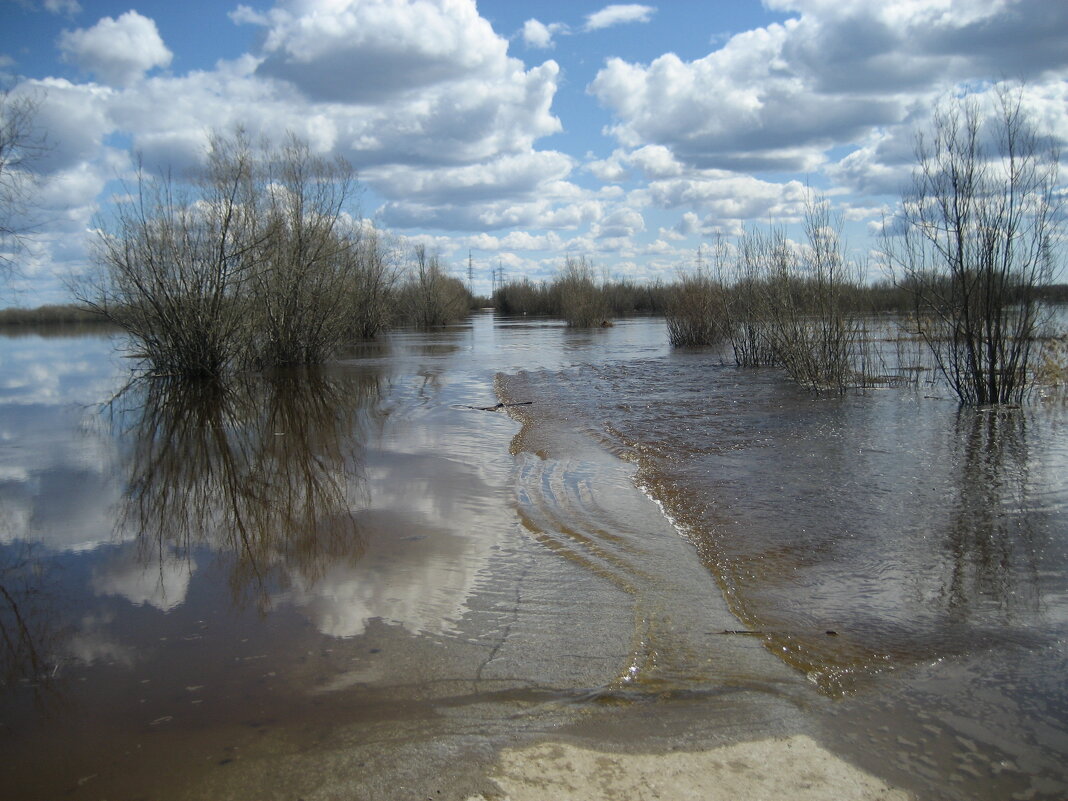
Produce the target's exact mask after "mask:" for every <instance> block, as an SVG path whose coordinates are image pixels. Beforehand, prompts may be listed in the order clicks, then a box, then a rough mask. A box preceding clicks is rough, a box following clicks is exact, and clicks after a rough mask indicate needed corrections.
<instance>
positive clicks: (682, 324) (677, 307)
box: [664, 271, 727, 347]
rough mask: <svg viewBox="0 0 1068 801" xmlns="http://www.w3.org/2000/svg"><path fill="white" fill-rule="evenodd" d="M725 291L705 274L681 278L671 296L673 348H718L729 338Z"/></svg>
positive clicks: (669, 324)
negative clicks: (705, 346)
mask: <svg viewBox="0 0 1068 801" xmlns="http://www.w3.org/2000/svg"><path fill="white" fill-rule="evenodd" d="M724 292H725V290H724V288H723V286H722V284H720V283H719V282H718V281H716V280H714V279H713V278H712V277H711V276H709V275H707V274H705V273H704V272H703V271H695V272H692V273H687V274H684V275H682V276H680V278H679V280H678V281H677V282H676V283H675V284H674V285H672V287H671V292H670V294H669V296H668V302H667V311H666V312H665V315H664V316H665V318H666V320H667V329H668V340H669V341H670V342H671V344H672V345H673V346H674V347H700V346H704V345H716V344H719V343H720V342H722V341H724V339H726V338H727V330H726V325H725V318H724V315H723V306H724Z"/></svg>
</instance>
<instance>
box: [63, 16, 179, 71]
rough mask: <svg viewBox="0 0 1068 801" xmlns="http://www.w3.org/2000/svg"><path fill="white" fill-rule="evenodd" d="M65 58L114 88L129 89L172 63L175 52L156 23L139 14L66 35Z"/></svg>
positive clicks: (102, 22)
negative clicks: (172, 52)
mask: <svg viewBox="0 0 1068 801" xmlns="http://www.w3.org/2000/svg"><path fill="white" fill-rule="evenodd" d="M58 45H59V49H60V51H61V52H62V54H63V57H64V58H65V59H66V60H67V61H69V62H70V63H72V64H75V65H77V66H78V67H80V68H81V69H83V70H85V71H86V72H90V73H92V74H94V75H96V76H97V77H98V78H99V79H100V80H102V81H104V82H105V83H108V84H110V85H112V86H128V85H130V84H132V83H133V82H134V81H136V80H137V79H139V78H140V77H142V76H143V75H144V74H145V73H146V72H148V71H149V70H150V69H152V68H154V67H166V66H167V65H169V64H170V63H171V51H170V50H168V49H167V46H166V45H165V44H164V43H163V39H162V38H160V35H159V31H158V30H157V29H156V23H155V21H154V20H151V19H149V18H148V17H143V16H141V15H140V14H138V13H137V12H136V11H127V12H126V13H125V14H123V15H121V16H120V17H119V18H118V19H112V18H111V17H104V18H103V19H101V20H100V21H99V22H98V23H97V24H96V25H94V26H93V27H92V28H79V29H78V30H74V31H64V32H63V33H62V34H61V35H60V37H59V43H58Z"/></svg>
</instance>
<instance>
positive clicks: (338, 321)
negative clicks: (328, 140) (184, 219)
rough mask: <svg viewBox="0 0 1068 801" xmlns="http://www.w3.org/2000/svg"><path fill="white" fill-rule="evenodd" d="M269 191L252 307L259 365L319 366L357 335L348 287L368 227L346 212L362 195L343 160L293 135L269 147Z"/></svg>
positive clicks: (254, 350) (261, 200) (254, 356)
mask: <svg viewBox="0 0 1068 801" xmlns="http://www.w3.org/2000/svg"><path fill="white" fill-rule="evenodd" d="M266 150H267V153H266V158H265V159H264V161H265V164H264V165H263V168H264V170H265V172H266V174H265V180H264V184H265V191H264V193H263V196H262V197H260V198H259V199H258V200H259V203H260V205H261V206H262V209H261V212H260V213H261V217H262V219H261V220H260V224H263V225H265V226H266V231H265V236H263V237H261V239H260V242H261V254H260V258H259V259H258V260H257V261H258V267H257V269H256V270H255V271H254V272H253V274H252V277H251V282H250V283H251V287H250V291H251V298H250V300H251V302H252V304H253V307H254V309H255V314H256V316H257V317H262V322H261V325H260V329H261V330H260V331H258V332H257V336H256V337H255V338H254V341H253V342H252V343H250V344H251V347H252V352H251V356H252V361H253V363H254V364H255V365H256V366H258V367H266V366H272V365H283V364H318V363H321V362H322V361H324V360H325V359H326V358H328V357H329V356H330V355H331V354H332V353H333V352H334V350H335V349H336V348H337V347H338V346H339V345H340V344H341V343H342V342H343V340H344V339H345V338H346V337H347V336H348V334H349V331H350V329H351V325H350V321H349V319H348V315H349V311H348V308H347V304H348V303H349V301H350V298H349V297H347V295H346V293H345V291H344V289H345V288H347V287H349V286H351V285H352V283H353V280H354V273H355V272H356V271H357V270H358V269H359V267H360V263H359V261H358V260H357V259H356V258H354V257H353V254H354V253H355V252H356V251H357V250H358V248H359V237H360V233H361V230H362V229H361V227H360V226H358V225H354V224H352V222H351V220H350V219H349V218H348V217H347V216H346V215H345V210H346V207H347V205H348V204H349V202H350V201H351V200H352V198H353V195H354V193H355V173H354V171H353V169H352V167H351V165H349V164H348V162H346V161H344V160H343V159H340V158H338V159H335V160H329V159H326V158H323V157H320V156H316V155H314V154H313V153H312V152H311V149H310V148H309V147H308V145H307V143H305V142H303V141H301V140H300V139H298V138H296V137H295V136H290V137H289V138H288V139H287V140H286V141H285V143H284V144H283V145H282V146H281V147H280V148H279V149H278V150H274V149H270V148H268V149H266Z"/></svg>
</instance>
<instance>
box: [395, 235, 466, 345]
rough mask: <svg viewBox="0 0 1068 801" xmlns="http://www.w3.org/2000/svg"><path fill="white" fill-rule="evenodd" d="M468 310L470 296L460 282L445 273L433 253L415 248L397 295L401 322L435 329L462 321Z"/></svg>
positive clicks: (438, 258) (438, 259) (439, 260)
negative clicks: (405, 276)
mask: <svg viewBox="0 0 1068 801" xmlns="http://www.w3.org/2000/svg"><path fill="white" fill-rule="evenodd" d="M470 307H471V293H470V292H469V291H468V289H467V287H465V286H464V284H463V282H462V281H461V280H460V279H458V278H455V277H453V276H450V275H449V274H448V273H446V272H445V268H444V267H443V266H442V263H441V258H440V257H439V256H438V255H437V254H436V253H428V252H427V249H426V247H425V246H423V245H417V246H416V247H415V249H414V250H413V252H412V258H411V264H410V266H409V268H408V275H407V278H406V279H405V280H404V282H403V283H402V284H401V286H400V289H399V290H398V294H397V314H398V316H399V317H400V319H401V320H402V321H404V322H406V323H409V324H411V325H414V326H416V327H418V328H422V329H424V330H425V329H430V328H437V327H440V326H443V325H448V324H449V323H454V322H456V321H457V320H461V319H463V318H464V317H465V316H466V315H467V312H468V310H469V309H470Z"/></svg>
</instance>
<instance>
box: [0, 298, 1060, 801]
mask: <svg viewBox="0 0 1068 801" xmlns="http://www.w3.org/2000/svg"><path fill="white" fill-rule="evenodd" d="M117 344H121V341H120V340H118V339H117V338H115V337H109V336H79V337H70V338H53V337H47V338H45V337H32V336H30V337H19V338H17V339H3V340H2V341H0V443H2V445H0V504H2V506H0V588H2V590H3V593H2V595H0V624H2V626H3V635H4V636H3V640H2V652H0V660H2V661H0V671H2V674H0V679H2V682H3V684H2V687H0V753H3V755H4V759H3V760H2V762H0V791H2V792H0V795H3V797H5V798H8V797H10V798H19V799H51V798H74V799H78V798H86V799H98V798H108V799H127V798H128V799H137V798H152V799H193V798H205V799H207V798H212V799H218V798H235V799H241V798H250V799H251V798H265V799H268V798H270V799H273V798H278V799H295V798H304V799H313V798H324V799H325V798H355V799H361V798H367V799H382V798H398V799H401V798H404V799H407V798H428V797H433V798H457V799H462V798H466V797H467V796H469V795H472V794H475V793H480V792H481V793H484V794H492V791H493V789H494V788H493V785H492V783H491V782H490V780H489V779H487V778H486V777H487V772H488V771H489V770H490V766H492V764H493V763H494V761H495V759H496V756H497V754H498V753H499V751H500V749H502V748H504V747H512V746H516V745H522V744H524V743H532V742H537V741H539V740H542V739H546V738H550V737H551V738H554V739H558V740H567V741H570V742H575V743H576V744H579V745H584V746H589V747H596V748H605V749H610V750H616V751H622V752H627V751H631V752H665V751H670V750H675V749H682V750H687V749H698V748H705V747H710V746H714V745H722V744H729V743H734V742H742V741H746V740H753V739H758V738H762V737H768V736H776V735H793V734H797V733H802V734H806V735H809V736H812V737H813V738H815V739H817V740H818V741H819V742H820V743H821V744H823V745H824V746H825V747H826V748H828V749H830V750H831V751H833V752H835V753H837V754H839V755H841V756H842V757H843V758H845V759H847V760H848V761H851V762H853V763H855V764H857V765H859V766H861V767H863V768H865V769H867V770H868V771H870V772H872V773H874V774H875V775H877V776H880V777H882V778H883V779H885V780H887V781H889V782H891V783H894V784H896V785H898V786H901V787H903V788H906V789H908V790H910V791H912V792H913V793H914V794H916V795H917V797H920V798H960V799H964V798H981V799H995V798H998V799H1000V798H1014V797H1015V798H1050V799H1053V798H1063V797H1065V796H1066V795H1068V770H1066V769H1065V767H1064V765H1065V763H1066V762H1068V686H1066V685H1065V681H1064V676H1065V675H1068V670H1066V669H1068V664H1066V662H1068V658H1066V654H1068V647H1066V635H1068V600H1066V598H1068V595H1066V589H1068V518H1066V514H1065V512H1066V509H1068V478H1066V477H1068V470H1066V468H1068V436H1066V427H1068V411H1066V408H1065V406H1064V404H1063V403H1062V402H1059V401H1058V402H1047V401H1039V402H1037V403H1035V404H1033V405H1032V406H1030V407H1029V408H1027V409H1023V410H1001V411H994V410H976V411H967V412H962V411H960V410H958V409H957V407H956V404H955V403H953V402H952V401H950V400H949V399H948V396H947V395H946V394H945V393H944V392H942V391H941V390H940V389H939V388H938V387H937V386H934V385H931V386H927V385H923V384H921V385H920V386H918V387H895V388H883V389H878V390H871V391H868V392H866V393H863V394H850V395H847V396H845V397H842V398H818V397H813V396H811V395H809V394H807V393H805V392H804V391H801V390H799V389H797V388H796V387H793V386H792V385H790V384H789V383H788V382H787V381H786V380H785V379H784V377H783V376H782V375H781V374H779V373H778V372H776V371H771V370H755V371H754V370H738V369H736V368H734V367H733V366H731V365H729V364H726V363H725V362H724V359H723V357H722V355H720V354H717V353H714V352H672V351H671V349H670V348H669V347H668V345H667V338H666V333H665V330H664V325H663V322H662V321H659V320H655V319H648V320H631V321H625V322H623V323H620V324H617V326H615V327H614V328H609V329H598V330H594V331H569V330H567V329H566V328H564V327H562V326H560V325H559V324H557V323H554V322H551V321H541V320H525V319H519V320H516V319H511V320H508V319H495V318H494V317H493V316H492V315H488V314H487V315H479V316H476V317H475V318H473V319H472V320H471V321H470V322H469V323H468V324H466V325H463V326H458V327H456V328H454V329H449V330H445V331H439V332H434V333H430V334H416V333H408V332H397V333H395V334H393V335H391V336H390V337H388V338H387V339H386V340H385V341H384V342H382V343H377V344H373V345H368V346H365V347H362V348H360V349H357V350H354V351H353V352H352V353H349V354H346V357H345V358H344V359H342V360H341V361H340V362H339V363H338V364H336V365H331V366H330V368H329V369H326V370H322V371H319V372H317V373H315V374H313V375H307V374H293V373H278V374H273V375H270V376H243V377H240V378H239V379H238V380H235V381H233V382H231V384H230V385H228V386H227V387H226V388H225V389H224V390H218V389H209V388H205V387H200V388H190V387H187V386H185V387H183V386H176V385H173V384H169V383H166V382H159V381H157V382H135V383H134V384H133V385H132V386H126V383H127V380H128V378H129V374H128V373H129V366H130V365H129V363H128V361H129V360H126V359H124V358H123V357H122V356H121V355H120V354H119V353H117V352H116V350H115V348H116V345H117ZM498 402H506V403H520V402H522V403H527V402H529V405H523V406H512V407H508V408H506V409H501V410H498V411H490V412H487V411H478V410H475V409H472V408H470V407H472V406H474V407H489V406H493V405H495V404H497V403H498ZM725 632H731V633H725Z"/></svg>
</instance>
